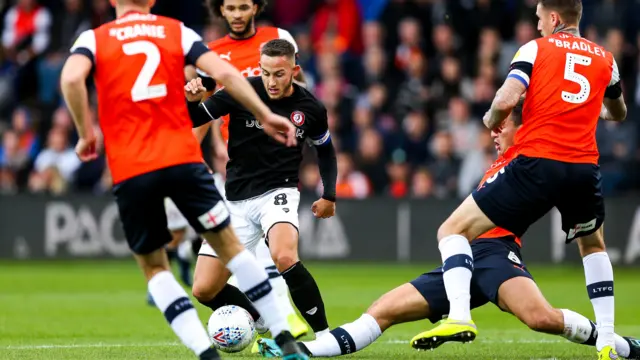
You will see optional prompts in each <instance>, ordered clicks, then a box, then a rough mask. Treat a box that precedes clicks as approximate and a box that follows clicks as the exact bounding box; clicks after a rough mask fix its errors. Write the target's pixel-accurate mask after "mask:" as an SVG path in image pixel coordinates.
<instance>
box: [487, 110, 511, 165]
mask: <svg viewBox="0 0 640 360" xmlns="http://www.w3.org/2000/svg"><path fill="white" fill-rule="evenodd" d="M517 130H518V127H517V126H516V125H515V124H514V123H513V120H511V115H509V117H508V118H507V120H506V121H505V122H504V127H503V128H502V131H501V132H500V133H499V134H497V133H495V132H493V131H492V132H491V137H492V138H493V144H494V146H495V147H496V151H498V155H500V156H502V154H504V153H505V151H507V149H509V148H510V147H511V146H512V145H513V141H514V138H515V136H516V131H517Z"/></svg>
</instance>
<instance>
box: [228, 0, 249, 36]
mask: <svg viewBox="0 0 640 360" xmlns="http://www.w3.org/2000/svg"><path fill="white" fill-rule="evenodd" d="M220 12H221V13H222V16H223V17H224V19H225V21H226V23H227V28H228V29H229V32H230V33H231V34H232V35H234V36H236V37H244V36H246V35H248V34H249V33H251V32H252V31H251V30H253V18H254V16H256V14H257V12H258V5H255V4H254V3H253V0H224V1H223V2H222V6H221V7H220Z"/></svg>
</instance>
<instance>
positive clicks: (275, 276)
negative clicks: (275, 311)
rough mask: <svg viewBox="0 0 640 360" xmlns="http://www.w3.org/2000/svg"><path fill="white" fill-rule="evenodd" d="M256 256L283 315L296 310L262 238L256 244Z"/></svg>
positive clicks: (285, 284) (287, 288) (285, 283)
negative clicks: (267, 277)
mask: <svg viewBox="0 0 640 360" xmlns="http://www.w3.org/2000/svg"><path fill="white" fill-rule="evenodd" d="M256 258H257V259H258V262H259V263H260V266H262V267H264V270H265V271H266V272H267V275H268V276H269V282H270V283H271V287H272V288H273V291H275V293H276V295H277V296H278V300H279V301H280V306H281V308H282V311H283V312H284V314H285V316H289V315H291V314H295V313H296V311H295V309H294V308H293V305H292V304H291V298H289V287H288V286H287V282H286V281H284V279H283V278H282V275H280V272H279V271H278V269H277V268H276V264H275V263H274V262H273V258H272V257H271V251H270V250H269V247H267V244H266V243H265V242H264V239H260V243H259V244H258V246H256Z"/></svg>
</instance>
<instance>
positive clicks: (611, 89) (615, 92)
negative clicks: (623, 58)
mask: <svg viewBox="0 0 640 360" xmlns="http://www.w3.org/2000/svg"><path fill="white" fill-rule="evenodd" d="M612 67H613V69H612V71H611V81H610V82H609V86H607V90H605V92H604V96H605V97H606V98H607V99H612V100H615V99H617V98H619V97H620V95H622V84H621V83H620V71H619V70H618V63H617V62H616V59H613V64H612Z"/></svg>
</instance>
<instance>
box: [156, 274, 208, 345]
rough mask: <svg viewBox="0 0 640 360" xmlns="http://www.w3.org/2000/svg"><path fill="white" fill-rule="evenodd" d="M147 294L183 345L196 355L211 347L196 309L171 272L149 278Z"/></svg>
mask: <svg viewBox="0 0 640 360" xmlns="http://www.w3.org/2000/svg"><path fill="white" fill-rule="evenodd" d="M149 293H151V296H152V297H153V301H154V302H155V303H156V306H157V307H158V309H160V311H162V313H163V314H164V317H165V318H166V319H167V322H169V325H170V326H171V328H172V329H173V331H174V332H175V333H176V335H178V337H179V338H180V340H181V341H182V343H183V344H185V345H186V346H187V347H188V348H189V349H191V350H192V351H193V352H194V353H195V354H196V355H200V354H202V353H203V352H205V351H206V350H207V349H208V348H210V347H211V340H209V335H208V334H207V331H206V330H205V328H204V327H203V326H202V323H201V322H200V319H199V318H198V313H197V312H196V309H195V308H194V307H193V304H192V303H191V300H189V297H188V295H187V293H186V292H185V291H184V289H183V288H182V286H180V284H178V282H177V281H176V279H175V278H174V277H173V274H171V272H169V271H161V272H159V273H157V274H156V275H155V276H154V277H153V278H151V280H149Z"/></svg>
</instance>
